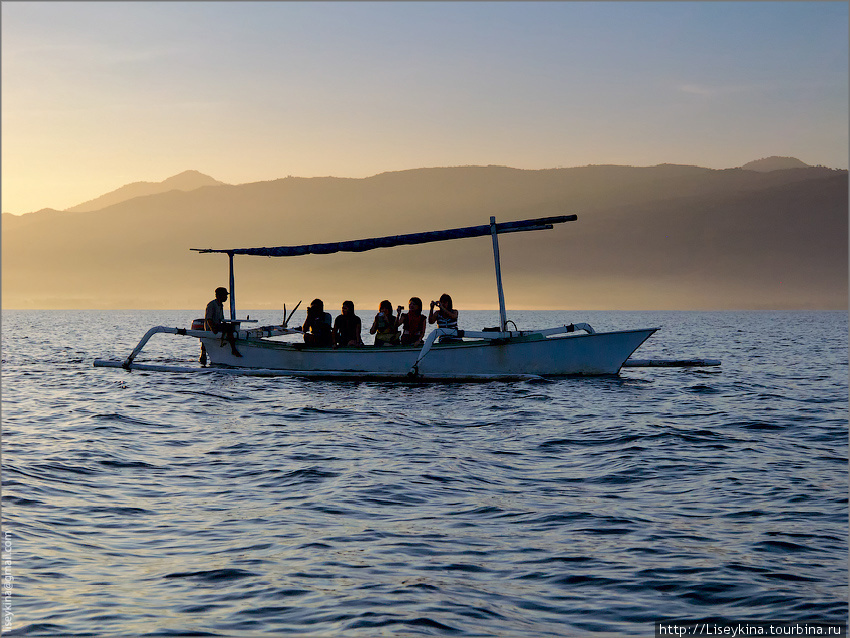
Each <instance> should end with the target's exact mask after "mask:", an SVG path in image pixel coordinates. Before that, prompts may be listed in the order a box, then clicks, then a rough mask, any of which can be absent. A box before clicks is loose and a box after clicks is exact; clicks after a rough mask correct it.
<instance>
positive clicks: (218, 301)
mask: <svg viewBox="0 0 850 638" xmlns="http://www.w3.org/2000/svg"><path fill="white" fill-rule="evenodd" d="M227 295H228V292H227V288H221V287H219V288H216V289H215V299H213V300H212V301H211V302H209V303H208V304H207V310H206V312H205V313H204V330H209V331H210V332H212V333H213V334H218V333H219V331H221V345H224V340H225V339H227V341H228V342H229V343H230V352H231V353H232V354H233V356H234V357H241V356H242V355H241V354H239V351H238V350H237V349H236V336H235V335H234V334H233V324H232V323H230V322H229V321H225V320H224V302H225V301H227ZM206 354H207V353H206V350H203V349H202V350H201V364H202V365H206V358H207V357H206Z"/></svg>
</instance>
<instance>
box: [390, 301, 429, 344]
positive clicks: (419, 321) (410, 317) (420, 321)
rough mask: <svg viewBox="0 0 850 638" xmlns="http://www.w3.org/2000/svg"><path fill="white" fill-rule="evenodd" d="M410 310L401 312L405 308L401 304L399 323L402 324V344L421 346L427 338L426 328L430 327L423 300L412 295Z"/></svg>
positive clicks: (408, 307) (408, 306)
mask: <svg viewBox="0 0 850 638" xmlns="http://www.w3.org/2000/svg"><path fill="white" fill-rule="evenodd" d="M407 309H408V311H407V312H406V313H404V314H402V313H401V311H402V310H404V308H403V307H402V306H399V307H398V309H397V312H398V325H399V326H401V329H402V330H401V345H403V346H409V345H414V346H421V345H422V344H423V343H424V340H425V329H426V328H427V327H428V324H427V322H426V321H425V315H423V314H422V300H421V299H420V298H419V297H411V298H410V301H409V302H408V305H407Z"/></svg>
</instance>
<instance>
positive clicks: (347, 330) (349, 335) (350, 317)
mask: <svg viewBox="0 0 850 638" xmlns="http://www.w3.org/2000/svg"><path fill="white" fill-rule="evenodd" d="M361 329H362V326H361V323H360V317H358V316H357V315H355V314H354V302H353V301H343V302H342V314H341V315H339V316H338V317H337V318H336V321H334V348H338V347H339V346H362V345H363V341H362V340H361V339H360V330H361Z"/></svg>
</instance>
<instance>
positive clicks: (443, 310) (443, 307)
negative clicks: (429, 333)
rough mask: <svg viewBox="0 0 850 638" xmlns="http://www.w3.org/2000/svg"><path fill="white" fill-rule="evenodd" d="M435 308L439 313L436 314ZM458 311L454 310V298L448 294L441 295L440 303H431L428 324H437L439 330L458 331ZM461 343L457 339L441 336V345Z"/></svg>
mask: <svg viewBox="0 0 850 638" xmlns="http://www.w3.org/2000/svg"><path fill="white" fill-rule="evenodd" d="M434 308H436V309H437V312H434ZM457 317H458V311H457V310H455V309H454V308H452V298H451V297H450V296H449V295H447V294H442V295H440V300H439V301H432V302H431V311H430V312H429V313H428V323H434V322H436V323H437V327H438V328H446V329H448V330H457ZM451 341H459V339H457V337H451V336H449V335H441V336H440V343H449V342H451Z"/></svg>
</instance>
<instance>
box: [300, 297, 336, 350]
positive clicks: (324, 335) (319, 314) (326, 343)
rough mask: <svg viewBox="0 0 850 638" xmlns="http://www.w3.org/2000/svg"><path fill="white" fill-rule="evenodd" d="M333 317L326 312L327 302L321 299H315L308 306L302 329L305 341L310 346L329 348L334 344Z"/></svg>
mask: <svg viewBox="0 0 850 638" xmlns="http://www.w3.org/2000/svg"><path fill="white" fill-rule="evenodd" d="M332 322H333V318H332V317H331V315H330V313H328V312H325V303H324V302H323V301H322V300H321V299H313V302H312V303H311V304H310V306H309V307H308V308H307V319H306V320H305V321H304V325H303V326H301V330H302V331H303V332H304V343H306V344H307V345H308V346H319V347H322V348H329V347H330V346H332V345H333V330H332Z"/></svg>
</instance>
